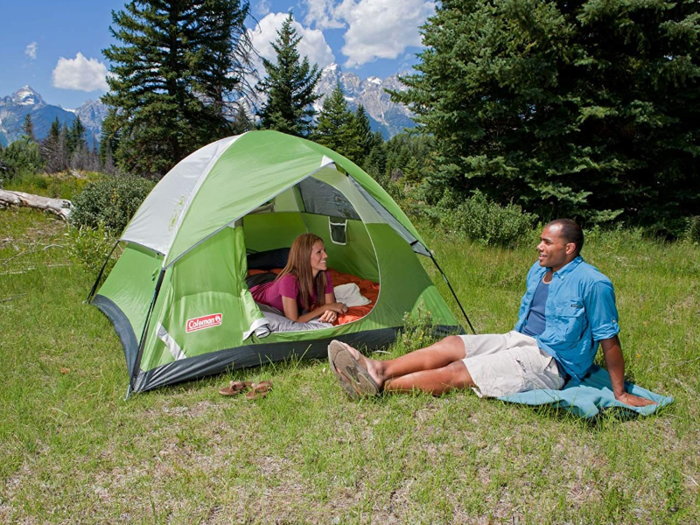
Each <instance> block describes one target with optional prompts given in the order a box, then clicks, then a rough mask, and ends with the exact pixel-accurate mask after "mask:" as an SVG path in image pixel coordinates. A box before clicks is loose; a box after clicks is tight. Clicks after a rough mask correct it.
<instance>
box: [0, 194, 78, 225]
mask: <svg viewBox="0 0 700 525" xmlns="http://www.w3.org/2000/svg"><path fill="white" fill-rule="evenodd" d="M11 205H13V206H29V207H30V208H38V209H40V210H44V211H49V212H51V213H54V214H56V215H58V216H59V217H61V218H62V219H67V218H68V216H69V215H70V212H71V210H72V209H73V204H72V203H71V201H69V200H66V199H51V198H49V197H42V196H40V195H32V194H31V193H24V192H21V191H8V190H0V208H5V207H7V206H11Z"/></svg>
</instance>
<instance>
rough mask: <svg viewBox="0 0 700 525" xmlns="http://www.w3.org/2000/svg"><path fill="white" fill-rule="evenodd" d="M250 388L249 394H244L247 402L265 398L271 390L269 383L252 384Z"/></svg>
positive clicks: (270, 383)
mask: <svg viewBox="0 0 700 525" xmlns="http://www.w3.org/2000/svg"><path fill="white" fill-rule="evenodd" d="M250 388H251V389H252V390H251V391H250V392H248V393H246V395H245V398H246V399H248V400H253V399H259V398H261V397H265V396H266V395H267V394H269V393H270V390H272V382H271V381H261V382H260V383H253V384H252V385H251V386H250Z"/></svg>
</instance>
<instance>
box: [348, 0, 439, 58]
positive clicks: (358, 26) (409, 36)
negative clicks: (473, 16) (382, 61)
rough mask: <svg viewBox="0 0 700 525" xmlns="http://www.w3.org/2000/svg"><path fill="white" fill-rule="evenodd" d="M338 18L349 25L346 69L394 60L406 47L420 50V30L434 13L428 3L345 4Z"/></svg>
mask: <svg viewBox="0 0 700 525" xmlns="http://www.w3.org/2000/svg"><path fill="white" fill-rule="evenodd" d="M336 9H337V11H336V13H337V15H338V16H339V17H341V18H342V19H343V20H345V21H346V22H347V24H348V30H347V32H346V33H345V45H344V46H343V49H342V52H343V54H344V55H345V56H347V57H348V60H347V62H346V63H345V66H347V67H356V66H360V65H362V64H366V63H367V62H372V61H373V60H376V59H377V58H389V59H395V58H397V57H398V56H399V55H400V54H401V53H403V52H404V51H405V50H406V48H407V47H410V46H420V45H421V36H420V33H419V32H418V28H419V27H420V26H421V25H423V24H424V23H425V21H426V19H427V18H428V17H429V16H430V15H432V14H433V13H434V12H435V3H433V2H427V1H425V0H404V1H403V2H397V1H396V0H343V3H342V4H340V5H339V6H338V7H337V8H336Z"/></svg>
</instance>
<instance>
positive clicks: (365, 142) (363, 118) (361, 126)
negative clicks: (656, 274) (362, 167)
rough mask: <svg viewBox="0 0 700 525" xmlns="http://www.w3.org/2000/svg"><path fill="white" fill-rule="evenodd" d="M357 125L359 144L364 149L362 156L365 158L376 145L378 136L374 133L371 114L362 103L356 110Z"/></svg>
mask: <svg viewBox="0 0 700 525" xmlns="http://www.w3.org/2000/svg"><path fill="white" fill-rule="evenodd" d="M355 125H356V129H357V131H356V134H357V139H358V141H359V146H360V148H361V149H362V154H361V158H363V159H364V158H365V157H367V156H368V155H369V153H370V151H371V150H372V147H373V146H374V145H375V139H376V137H375V136H374V134H373V133H372V126H371V124H370V121H369V115H368V114H367V111H366V110H365V107H364V106H363V105H362V104H360V105H358V106H357V110H356V111H355ZM380 137H381V135H380ZM382 142H383V140H382Z"/></svg>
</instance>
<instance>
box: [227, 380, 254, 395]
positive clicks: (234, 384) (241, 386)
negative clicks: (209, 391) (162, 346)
mask: <svg viewBox="0 0 700 525" xmlns="http://www.w3.org/2000/svg"><path fill="white" fill-rule="evenodd" d="M251 386H253V383H252V382H250V381H231V382H230V383H229V385H228V386H227V387H226V388H222V389H221V390H219V394H221V395H222V396H235V395H238V394H240V393H241V392H243V391H244V390H246V389H248V388H250V387H251Z"/></svg>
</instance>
